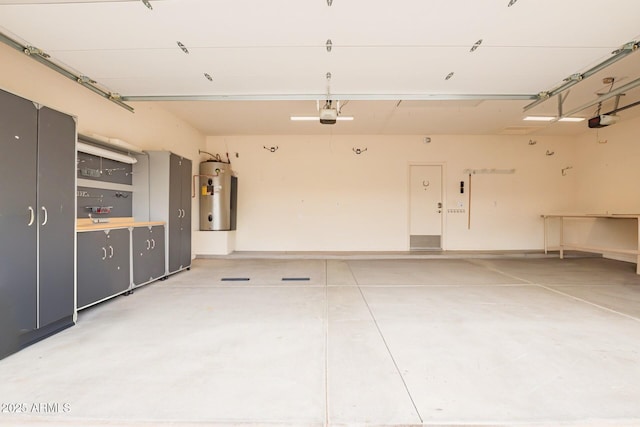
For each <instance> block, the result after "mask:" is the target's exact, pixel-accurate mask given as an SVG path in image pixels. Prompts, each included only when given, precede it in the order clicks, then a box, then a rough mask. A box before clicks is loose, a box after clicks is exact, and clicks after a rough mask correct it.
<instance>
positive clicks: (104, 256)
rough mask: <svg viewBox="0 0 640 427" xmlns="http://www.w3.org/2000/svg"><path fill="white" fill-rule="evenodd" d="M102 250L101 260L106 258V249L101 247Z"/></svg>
mask: <svg viewBox="0 0 640 427" xmlns="http://www.w3.org/2000/svg"><path fill="white" fill-rule="evenodd" d="M102 252H104V255H103V256H102V260H103V261H104V260H105V259H107V249H106V248H102Z"/></svg>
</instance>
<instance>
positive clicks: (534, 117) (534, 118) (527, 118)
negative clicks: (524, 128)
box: [522, 116, 555, 122]
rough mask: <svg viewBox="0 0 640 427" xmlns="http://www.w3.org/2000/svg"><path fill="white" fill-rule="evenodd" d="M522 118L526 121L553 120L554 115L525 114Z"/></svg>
mask: <svg viewBox="0 0 640 427" xmlns="http://www.w3.org/2000/svg"><path fill="white" fill-rule="evenodd" d="M522 120H526V121H528V122H550V121H552V120H555V117H548V116H527V117H525V118H524V119H522Z"/></svg>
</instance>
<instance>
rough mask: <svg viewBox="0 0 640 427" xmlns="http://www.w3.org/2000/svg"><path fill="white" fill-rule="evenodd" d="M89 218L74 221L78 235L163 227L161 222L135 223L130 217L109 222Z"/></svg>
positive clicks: (110, 219)
mask: <svg viewBox="0 0 640 427" xmlns="http://www.w3.org/2000/svg"><path fill="white" fill-rule="evenodd" d="M93 221H94V220H92V219H89V218H78V219H77V221H76V231H77V232H78V233H81V232H85V231H96V230H112V229H116V228H129V227H154V226H156V225H165V223H164V222H163V221H135V220H134V219H133V218H131V217H119V218H108V221H109V222H97V223H94V222H93Z"/></svg>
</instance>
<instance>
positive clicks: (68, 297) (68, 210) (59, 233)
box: [38, 107, 76, 327]
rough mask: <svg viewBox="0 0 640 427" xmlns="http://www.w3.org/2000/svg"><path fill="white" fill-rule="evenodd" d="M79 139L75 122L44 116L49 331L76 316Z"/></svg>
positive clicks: (42, 188) (43, 318) (42, 190)
mask: <svg viewBox="0 0 640 427" xmlns="http://www.w3.org/2000/svg"><path fill="white" fill-rule="evenodd" d="M75 138H76V124H75V121H74V119H73V118H72V117H70V116H68V115H66V114H63V113H60V112H58V111H54V110H51V109H49V108H46V107H43V108H41V109H40V111H39V114H38V220H39V221H38V222H39V226H40V230H39V232H40V236H39V245H38V246H39V254H40V256H39V267H40V276H39V301H40V303H39V307H40V316H39V319H40V322H39V326H40V327H43V326H46V325H48V324H51V323H53V322H55V321H57V320H60V319H63V318H65V317H69V316H72V315H73V311H74V302H73V290H74V269H73V265H74V252H73V249H74V240H75V207H74V201H75V188H74V186H75V178H74V176H75V169H76V162H75Z"/></svg>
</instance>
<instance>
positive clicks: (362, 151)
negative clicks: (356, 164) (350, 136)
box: [352, 147, 367, 154]
mask: <svg viewBox="0 0 640 427" xmlns="http://www.w3.org/2000/svg"><path fill="white" fill-rule="evenodd" d="M352 150H353V152H354V153H356V154H362V153H364V152H365V151H367V148H366V147H365V148H355V147H354V148H352Z"/></svg>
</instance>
